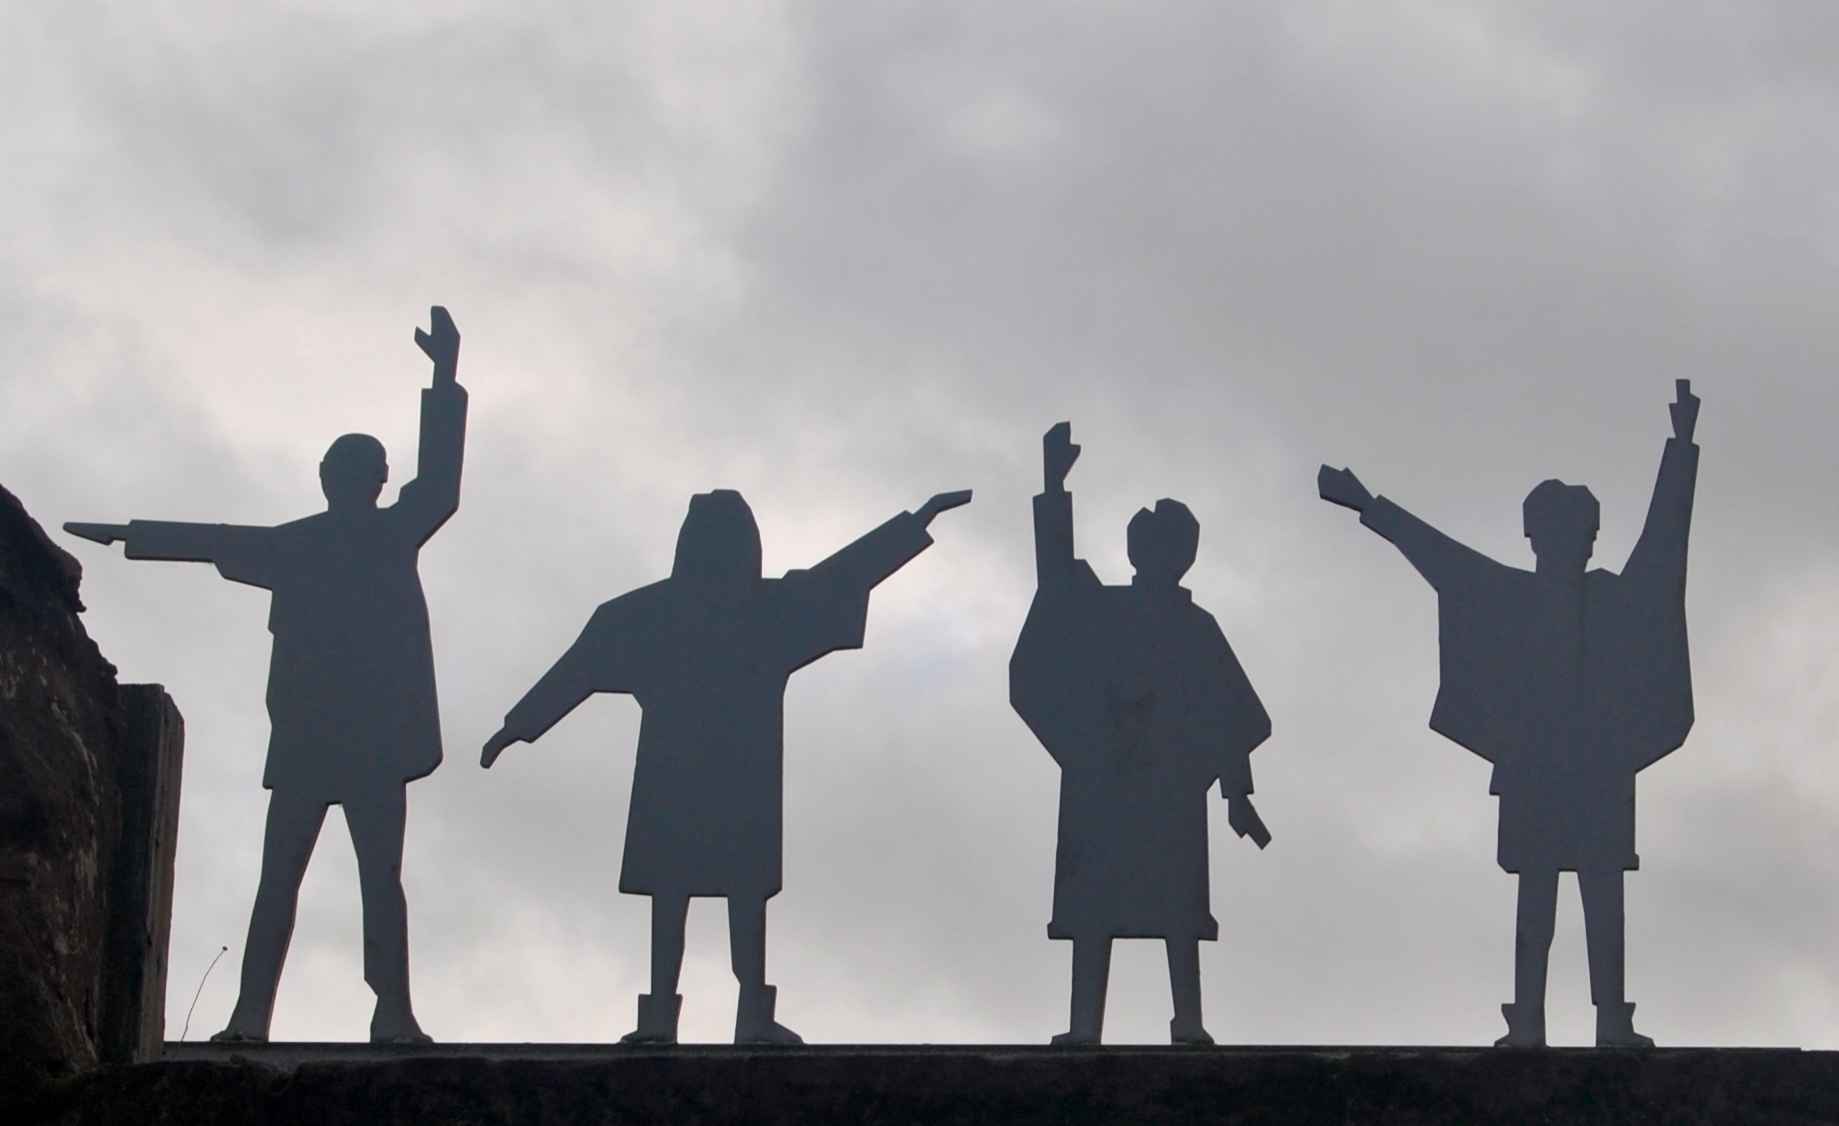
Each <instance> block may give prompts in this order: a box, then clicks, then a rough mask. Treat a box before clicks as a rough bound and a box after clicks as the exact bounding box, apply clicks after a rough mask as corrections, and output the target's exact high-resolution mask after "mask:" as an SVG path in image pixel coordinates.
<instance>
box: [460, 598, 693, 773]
mask: <svg viewBox="0 0 1839 1126" xmlns="http://www.w3.org/2000/svg"><path fill="white" fill-rule="evenodd" d="M659 585H661V584H654V585H653V586H651V587H644V588H641V589H640V590H636V591H633V592H631V593H630V594H625V595H622V596H620V597H619V598H615V599H613V600H612V601H611V602H603V603H601V605H600V608H599V609H597V610H595V611H594V616H593V617H592V618H589V619H588V623H587V625H586V627H584V628H583V629H582V631H581V636H579V637H577V638H576V639H575V643H574V644H573V645H571V646H569V647H568V651H567V652H565V653H563V654H562V656H561V657H560V658H559V659H558V660H557V661H556V663H555V664H554V665H551V666H550V668H549V671H548V672H546V673H544V674H543V676H542V678H541V679H539V680H538V681H537V682H536V683H535V684H534V685H532V686H531V688H530V690H529V691H528V692H525V693H524V695H523V698H522V699H521V700H519V701H518V702H517V704H516V706H515V707H513V708H512V709H511V710H510V711H509V712H506V713H505V717H504V726H502V727H500V728H499V729H498V732H497V733H496V734H495V735H493V736H492V737H491V738H490V739H489V740H487V741H486V744H485V751H484V753H483V754H482V755H481V756H480V760H479V761H480V764H481V765H483V766H487V767H489V766H491V765H492V763H493V761H494V760H496V759H497V758H498V755H499V754H500V753H501V752H502V751H503V750H504V748H505V747H507V746H509V745H510V744H512V743H519V742H523V743H534V742H535V741H536V740H538V739H540V738H542V737H543V735H544V734H546V733H547V732H548V731H549V729H550V728H552V727H554V726H555V725H556V724H557V723H560V722H561V721H562V719H563V717H564V716H566V715H568V713H569V712H572V711H574V710H575V709H576V708H577V707H579V706H580V705H581V702H582V701H583V700H585V699H587V698H588V697H589V696H592V695H594V694H595V693H596V692H632V693H636V692H638V691H640V684H639V680H640V677H641V675H642V666H643V653H642V652H640V650H642V649H643V648H644V645H643V637H642V635H643V634H644V633H645V630H646V625H645V620H646V618H647V617H648V616H649V613H648V611H649V610H652V609H655V607H653V606H652V604H651V601H650V597H648V592H655V591H656V590H657V589H658V586H659Z"/></svg>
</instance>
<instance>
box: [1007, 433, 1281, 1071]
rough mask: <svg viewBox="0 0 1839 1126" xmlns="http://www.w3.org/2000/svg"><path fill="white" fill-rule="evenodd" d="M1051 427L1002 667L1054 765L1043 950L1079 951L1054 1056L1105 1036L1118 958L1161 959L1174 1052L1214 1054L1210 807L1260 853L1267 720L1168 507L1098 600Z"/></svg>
mask: <svg viewBox="0 0 1839 1126" xmlns="http://www.w3.org/2000/svg"><path fill="white" fill-rule="evenodd" d="M1071 439H1072V428H1071V426H1070V425H1069V424H1067V423H1064V422H1062V423H1060V424H1058V425H1056V426H1055V427H1053V429H1051V430H1049V431H1048V432H1047V435H1046V437H1045V439H1044V440H1043V443H1042V451H1043V461H1044V474H1045V477H1046V488H1045V489H1044V490H1043V491H1042V493H1041V495H1039V496H1037V497H1035V498H1034V535H1035V569H1036V576H1037V581H1038V588H1037V590H1036V592H1035V597H1034V603H1033V605H1031V606H1030V607H1029V609H1028V619H1027V621H1026V622H1025V623H1024V624H1023V626H1022V635H1021V638H1020V640H1018V641H1017V642H1016V646H1015V653H1014V655H1013V656H1012V657H1011V658H1010V662H1009V700H1010V703H1011V704H1012V705H1013V706H1014V708H1015V710H1016V711H1017V712H1018V713H1019V714H1020V715H1021V717H1022V719H1023V721H1025V722H1026V723H1027V724H1028V726H1029V728H1030V729H1031V730H1033V731H1034V734H1035V737H1036V738H1038V739H1040V741H1041V744H1042V746H1044V747H1045V748H1046V749H1047V752H1048V753H1049V754H1051V755H1052V756H1053V757H1054V761H1055V762H1056V763H1058V764H1059V766H1060V839H1059V847H1058V849H1057V850H1056V854H1055V857H1054V916H1053V921H1052V922H1051V923H1049V924H1048V926H1047V934H1048V937H1049V938H1055V939H1070V940H1071V941H1072V943H1073V983H1072V1003H1071V1006H1070V1008H1071V1027H1070V1028H1069V1029H1068V1030H1067V1031H1066V1032H1065V1033H1063V1034H1061V1035H1059V1036H1055V1037H1054V1040H1053V1042H1054V1043H1056V1044H1068V1045H1071V1044H1096V1043H1098V1041H1099V1038H1100V1036H1101V1034H1102V1033H1103V1030H1104V1020H1105V993H1106V986H1107V979H1108V977H1109V975H1110V966H1111V943H1112V940H1113V939H1117V938H1160V939H1163V940H1164V941H1165V942H1166V943H1167V946H1168V958H1169V984H1170V988H1171V991H1172V993H1173V995H1174V1008H1175V1016H1174V1019H1173V1020H1172V1021H1170V1022H1169V1034H1170V1037H1171V1039H1172V1040H1173V1041H1174V1042H1175V1043H1177V1044H1211V1043H1212V1042H1213V1038H1212V1037H1211V1036H1209V1035H1207V1030H1206V1029H1205V1028H1204V1027H1202V1025H1201V995H1200V942H1201V940H1203V939H1205V940H1207V941H1213V940H1214V939H1217V938H1218V937H1219V924H1218V923H1217V922H1215V921H1214V918H1213V916H1212V915H1211V914H1210V913H1209V911H1208V900H1209V887H1208V875H1207V791H1208V789H1209V788H1211V787H1212V785H1213V783H1214V781H1215V780H1216V779H1217V780H1218V781H1219V784H1220V793H1221V795H1222V796H1223V797H1224V798H1226V800H1227V803H1228V805H1227V818H1228V822H1229V823H1230V824H1231V825H1232V828H1233V830H1234V831H1235V832H1236V833H1238V835H1239V836H1241V837H1245V836H1249V837H1251V838H1252V840H1254V841H1255V842H1257V844H1258V847H1259V848H1263V847H1264V846H1265V845H1267V844H1269V843H1270V839H1271V837H1270V833H1269V832H1267V831H1266V830H1265V827H1264V823H1263V821H1262V820H1260V818H1259V817H1258V811H1257V810H1256V809H1255V808H1254V807H1253V806H1252V800H1251V792H1252V774H1251V752H1252V750H1253V749H1254V748H1255V747H1257V746H1258V745H1259V744H1260V743H1262V742H1264V740H1265V739H1267V738H1268V737H1269V736H1270V734H1271V720H1270V716H1269V715H1267V714H1266V713H1265V710H1264V705H1263V704H1262V703H1260V702H1259V700H1258V694H1257V693H1256V692H1254V691H1253V690H1252V686H1251V682H1250V681H1248V680H1247V679H1246V677H1245V673H1244V670H1242V669H1241V668H1240V667H1239V662H1238V659H1237V658H1236V657H1234V656H1233V652H1232V647H1231V646H1230V645H1228V644H1227V643H1226V637H1225V635H1224V634H1222V633H1221V632H1220V627H1219V625H1218V623H1216V622H1215V621H1214V620H1213V616H1212V615H1211V614H1209V613H1207V612H1206V611H1205V610H1203V609H1201V608H1200V607H1198V606H1196V605H1194V602H1193V599H1192V596H1191V595H1190V594H1189V593H1188V590H1187V588H1185V587H1183V586H1181V585H1180V582H1181V577H1182V575H1184V574H1186V573H1187V570H1188V568H1189V567H1190V566H1192V565H1193V563H1194V552H1195V548H1196V546H1197V545H1198V543H1199V536H1200V526H1199V525H1198V524H1197V523H1196V522H1195V520H1194V517H1193V516H1192V515H1191V514H1190V513H1189V512H1188V509H1187V508H1186V506H1184V505H1182V504H1180V503H1179V502H1177V501H1172V500H1161V501H1158V502H1156V507H1155V509H1154V510H1153V511H1152V510H1150V509H1143V510H1141V511H1139V512H1138V513H1137V514H1136V516H1134V517H1132V518H1131V521H1130V527H1129V548H1130V562H1131V564H1132V565H1133V566H1134V567H1135V568H1136V574H1135V576H1134V577H1133V578H1132V579H1131V581H1130V584H1129V585H1128V586H1105V585H1103V584H1102V583H1100V582H1099V580H1098V577H1097V576H1096V575H1095V574H1093V572H1092V568H1091V567H1090V566H1088V565H1087V564H1086V562H1085V561H1084V560H1083V559H1079V558H1077V557H1076V556H1075V555H1074V553H1073V500H1072V496H1071V495H1070V494H1069V493H1067V491H1066V489H1065V481H1066V475H1067V472H1068V471H1069V470H1071V469H1072V467H1073V462H1074V460H1075V459H1077V458H1078V456H1079V447H1078V446H1076V445H1073V444H1072V440H1071Z"/></svg>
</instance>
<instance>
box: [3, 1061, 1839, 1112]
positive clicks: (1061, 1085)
mask: <svg viewBox="0 0 1839 1126" xmlns="http://www.w3.org/2000/svg"><path fill="white" fill-rule="evenodd" d="M26 1102H27V1106H26V1109H27V1111H28V1112H29V1113H28V1114H27V1115H25V1116H24V1117H23V1118H18V1117H15V1118H11V1119H10V1120H11V1121H22V1120H23V1121H40V1122H50V1123H60V1124H70V1126H88V1124H92V1123H96V1124H99V1123H127V1122H147V1123H174V1124H178V1123H185V1124H187V1126H213V1124H216V1123H237V1124H239V1126H268V1124H275V1126H295V1124H299V1126H342V1124H344V1123H363V1124H365V1126H378V1124H386V1123H398V1122H402V1123H517V1124H524V1123H528V1124H532V1126H536V1124H546V1123H552V1122H554V1123H562V1122H567V1123H576V1122H583V1123H585V1122H593V1123H672V1124H678V1126H698V1124H703V1123H761V1124H777V1123H785V1124H791V1123H799V1124H808V1126H827V1124H830V1123H837V1124H842V1123H849V1124H851V1126H872V1124H884V1123H1028V1124H1034V1123H1040V1124H1047V1123H1053V1124H1056V1126H1082V1124H1085V1123H1124V1124H1152V1123H1212V1124H1240V1123H1333V1124H1346V1123H1413V1124H1443V1123H1448V1124H1451V1126H1456V1124H1460V1126H1477V1124H1484V1123H1515V1124H1526V1123H1618V1124H1646V1123H1666V1124H1669V1126H1679V1124H1686V1126H1689V1124H1696V1123H1705V1124H1713V1123H1715V1124H1718V1126H1731V1124H1744V1123H1773V1124H1812V1123H1839V1053H1835V1052H1806V1051H1800V1050H1797V1049H1780V1048H1665V1049H1660V1050H1657V1051H1653V1052H1646V1053H1634V1052H1613V1051H1604V1052H1599V1051H1593V1050H1588V1049H1553V1050H1546V1051H1503V1050H1493V1049H1487V1048H1466V1047H1465V1048H1451V1047H1416V1048H1399V1047H1385V1048H1378V1047H1223V1048H1182V1049H1171V1048H1162V1047H1107V1048H1102V1049H1091V1050H1061V1049H1053V1048H1047V1047H1033V1046H970V1045H924V1046H907V1045H885V1046H884V1045H836V1046H807V1047H801V1048H740V1047H730V1046H714V1045H710V1046H701V1045H698V1046H683V1047H674V1048H648V1049H641V1048H623V1047H618V1046H614V1045H605V1044H440V1045H434V1046H431V1047H422V1048H406V1047H405V1048H386V1047H373V1046H371V1045H368V1044H275V1045H260V1046H250V1045H243V1046H234V1047H232V1046H220V1045H210V1044H199V1043H187V1044H168V1045H167V1049H166V1054H165V1056H164V1057H163V1058H162V1059H160V1060H159V1061H157V1062H153V1063H144V1064H134V1065H126V1066H114V1067H106V1068H103V1069H100V1070H98V1071H95V1072H91V1073H89V1074H87V1075H83V1076H78V1077H76V1078H73V1079H67V1080H60V1081H58V1082H56V1083H54V1084H52V1085H51V1086H48V1087H45V1088H43V1089H41V1090H40V1091H38V1092H36V1093H35V1094H33V1095H32V1096H30V1097H29V1098H28V1099H27V1100H26Z"/></svg>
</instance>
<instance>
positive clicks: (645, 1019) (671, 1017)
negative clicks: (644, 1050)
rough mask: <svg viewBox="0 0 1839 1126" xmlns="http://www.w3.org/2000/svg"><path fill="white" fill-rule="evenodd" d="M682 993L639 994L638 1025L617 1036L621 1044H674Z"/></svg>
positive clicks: (681, 1008)
mask: <svg viewBox="0 0 1839 1126" xmlns="http://www.w3.org/2000/svg"><path fill="white" fill-rule="evenodd" d="M681 1012H683V994H681V993H668V994H664V995H662V996H660V995H658V994H656V993H641V994H639V1026H638V1027H637V1028H635V1029H633V1030H632V1031H631V1032H628V1033H626V1034H625V1035H624V1036H621V1037H620V1038H619V1042H620V1043H622V1044H675V1043H676V1042H677V1015H678V1014H679V1013H681Z"/></svg>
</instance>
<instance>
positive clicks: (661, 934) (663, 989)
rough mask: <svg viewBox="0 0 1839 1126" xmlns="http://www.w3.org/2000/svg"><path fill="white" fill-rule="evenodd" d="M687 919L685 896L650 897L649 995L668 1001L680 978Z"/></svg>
mask: <svg viewBox="0 0 1839 1126" xmlns="http://www.w3.org/2000/svg"><path fill="white" fill-rule="evenodd" d="M689 917H690V897H689V896H687V895H654V896H652V897H651V995H652V996H653V997H671V996H674V995H675V994H676V992H677V981H678V979H679V978H680V977H682V975H683V931H684V927H685V926H686V925H687V923H688V920H689Z"/></svg>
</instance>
